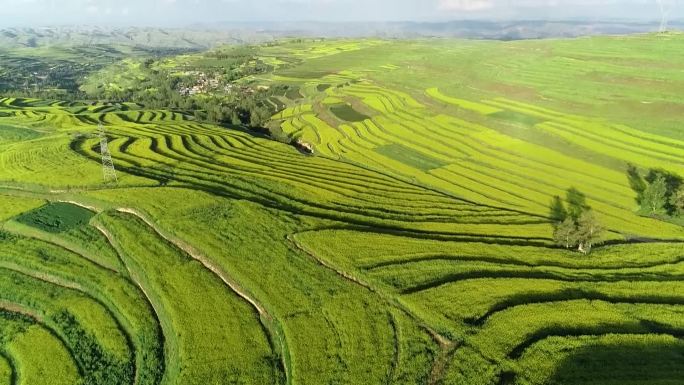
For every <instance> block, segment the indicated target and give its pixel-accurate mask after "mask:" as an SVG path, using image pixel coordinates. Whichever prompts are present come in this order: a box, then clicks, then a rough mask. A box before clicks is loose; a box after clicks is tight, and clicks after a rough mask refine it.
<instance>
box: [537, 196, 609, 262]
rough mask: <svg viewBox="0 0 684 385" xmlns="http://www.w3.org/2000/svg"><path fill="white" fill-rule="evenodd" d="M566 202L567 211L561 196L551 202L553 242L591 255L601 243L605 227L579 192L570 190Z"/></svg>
mask: <svg viewBox="0 0 684 385" xmlns="http://www.w3.org/2000/svg"><path fill="white" fill-rule="evenodd" d="M566 202H567V209H566V204H565V203H564V202H563V200H562V199H561V198H560V197H559V196H555V197H553V199H552V201H551V205H550V210H549V211H550V217H551V220H552V221H553V240H554V242H556V244H558V245H559V246H563V247H565V248H566V249H570V248H575V247H576V248H577V250H578V251H580V252H582V253H584V254H589V253H590V252H591V250H592V248H593V246H594V245H596V244H598V243H600V242H601V235H602V234H603V231H604V229H603V226H601V224H600V223H599V221H598V219H597V218H596V215H595V214H594V212H593V211H592V210H591V207H589V205H587V199H586V196H585V195H584V194H582V193H581V192H580V191H579V190H577V189H575V188H571V189H568V191H567V194H566Z"/></svg>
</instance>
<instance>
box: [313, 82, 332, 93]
mask: <svg viewBox="0 0 684 385" xmlns="http://www.w3.org/2000/svg"><path fill="white" fill-rule="evenodd" d="M328 88H330V84H326V83H321V84H319V85H318V86H317V87H316V89H317V90H318V92H325V90H327V89H328Z"/></svg>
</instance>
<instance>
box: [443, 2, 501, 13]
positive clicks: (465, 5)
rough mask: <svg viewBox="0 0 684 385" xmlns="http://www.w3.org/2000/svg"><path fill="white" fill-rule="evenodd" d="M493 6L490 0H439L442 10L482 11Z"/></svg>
mask: <svg viewBox="0 0 684 385" xmlns="http://www.w3.org/2000/svg"><path fill="white" fill-rule="evenodd" d="M493 7H494V2H493V1H492V0H439V9H441V10H443V11H468V12H470V11H483V10H486V9H491V8H493Z"/></svg>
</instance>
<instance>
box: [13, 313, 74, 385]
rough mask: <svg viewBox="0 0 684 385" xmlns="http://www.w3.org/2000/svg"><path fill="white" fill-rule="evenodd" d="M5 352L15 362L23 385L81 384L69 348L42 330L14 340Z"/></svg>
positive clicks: (33, 328) (32, 330)
mask: <svg viewBox="0 0 684 385" xmlns="http://www.w3.org/2000/svg"><path fill="white" fill-rule="evenodd" d="M37 347H38V348H37ZM6 349H7V350H6V351H7V353H8V354H9V355H11V356H12V357H13V358H14V360H15V361H16V364H17V378H18V381H20V383H24V384H35V383H40V382H42V381H44V380H45V379H47V378H49V379H50V383H51V384H56V385H57V384H59V385H73V384H77V383H79V382H80V380H81V378H80V376H79V374H78V368H77V367H76V363H75V362H73V361H72V359H71V357H70V356H69V351H68V350H67V349H66V347H65V346H63V345H62V344H61V342H60V341H59V340H57V339H55V337H54V336H53V335H52V334H50V332H49V331H47V330H45V329H42V328H40V327H39V326H32V327H30V328H29V329H28V330H26V331H25V332H24V333H22V334H21V335H19V336H17V337H15V338H14V339H13V340H12V341H11V342H10V343H8V344H7V347H6Z"/></svg>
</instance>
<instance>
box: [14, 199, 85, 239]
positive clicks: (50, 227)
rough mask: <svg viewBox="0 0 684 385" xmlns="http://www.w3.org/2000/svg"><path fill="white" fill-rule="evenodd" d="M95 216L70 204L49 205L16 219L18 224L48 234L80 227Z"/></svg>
mask: <svg viewBox="0 0 684 385" xmlns="http://www.w3.org/2000/svg"><path fill="white" fill-rule="evenodd" d="M94 215H95V213H93V212H92V211H90V210H88V209H86V208H83V207H81V206H76V205H74V204H70V203H61V202H57V203H50V204H48V205H46V206H43V207H41V208H38V209H36V210H33V211H31V212H28V213H26V214H24V215H21V216H20V217H18V218H17V221H18V222H19V223H23V224H25V225H28V226H32V227H36V228H38V229H40V230H43V231H46V232H50V233H61V232H66V231H69V230H72V229H74V228H76V227H82V226H83V225H85V224H87V223H88V221H90V219H91V218H92V217H93V216H94Z"/></svg>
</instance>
